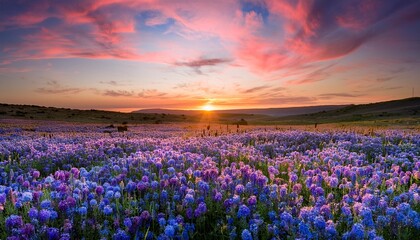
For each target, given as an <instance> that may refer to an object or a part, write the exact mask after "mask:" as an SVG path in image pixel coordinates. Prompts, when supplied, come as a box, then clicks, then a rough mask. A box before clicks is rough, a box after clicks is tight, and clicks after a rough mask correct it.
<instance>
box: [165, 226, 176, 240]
mask: <svg viewBox="0 0 420 240" xmlns="http://www.w3.org/2000/svg"><path fill="white" fill-rule="evenodd" d="M165 234H166V236H168V237H171V238H172V237H174V235H175V228H174V227H173V226H172V225H168V226H166V228H165Z"/></svg>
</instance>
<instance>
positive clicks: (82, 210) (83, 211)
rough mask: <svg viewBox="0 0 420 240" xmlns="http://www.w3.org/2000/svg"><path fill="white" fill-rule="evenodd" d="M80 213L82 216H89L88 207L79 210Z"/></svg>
mask: <svg viewBox="0 0 420 240" xmlns="http://www.w3.org/2000/svg"><path fill="white" fill-rule="evenodd" d="M78 212H79V214H80V215H86V214H87V208H86V207H80V208H79V209H78Z"/></svg>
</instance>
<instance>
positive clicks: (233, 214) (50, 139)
mask: <svg viewBox="0 0 420 240" xmlns="http://www.w3.org/2000/svg"><path fill="white" fill-rule="evenodd" d="M204 131H205V130H204ZM419 184H420V134H419V133H415V132H409V131H403V130H392V131H391V130H390V131H385V130H383V131H377V132H375V133H373V132H371V133H370V134H362V133H356V132H351V131H343V130H329V131H325V132H311V131H304V130H290V131H289V130H288V131H280V130H275V129H270V130H264V129H254V130H249V131H247V132H242V133H241V132H240V133H232V134H219V135H218V136H214V135H212V136H198V135H194V134H191V135H190V136H186V135H185V134H184V132H183V130H182V129H181V128H177V127H174V126H172V127H170V126H162V127H154V128H153V129H151V130H149V131H146V130H145V129H140V130H139V131H137V132H127V133H112V134H105V133H103V132H101V131H100V130H98V129H96V128H95V127H91V126H87V127H83V128H77V127H74V126H73V127H71V126H49V127H44V128H42V129H41V128H37V129H34V130H33V131H32V132H23V131H21V130H19V129H18V128H13V129H11V128H8V129H6V128H3V129H0V239H246V240H248V239H415V238H417V239H418V236H419V234H420V215H419V213H420V212H419V211H420V195H419V194H420V186H419Z"/></svg>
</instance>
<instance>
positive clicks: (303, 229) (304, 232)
mask: <svg viewBox="0 0 420 240" xmlns="http://www.w3.org/2000/svg"><path fill="white" fill-rule="evenodd" d="M299 234H300V235H301V236H302V237H303V238H306V239H311V238H312V233H311V231H310V229H309V227H308V225H306V223H304V222H300V223H299Z"/></svg>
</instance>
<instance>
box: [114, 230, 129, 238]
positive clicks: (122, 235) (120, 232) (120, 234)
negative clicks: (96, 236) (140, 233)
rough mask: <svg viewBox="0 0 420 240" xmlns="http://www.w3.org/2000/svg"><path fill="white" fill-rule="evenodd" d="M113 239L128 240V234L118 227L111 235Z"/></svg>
mask: <svg viewBox="0 0 420 240" xmlns="http://www.w3.org/2000/svg"><path fill="white" fill-rule="evenodd" d="M112 239H113V240H130V236H129V235H128V234H127V233H126V232H125V231H124V230H121V229H118V231H117V232H116V233H114V235H113V236H112Z"/></svg>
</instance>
